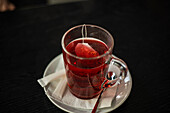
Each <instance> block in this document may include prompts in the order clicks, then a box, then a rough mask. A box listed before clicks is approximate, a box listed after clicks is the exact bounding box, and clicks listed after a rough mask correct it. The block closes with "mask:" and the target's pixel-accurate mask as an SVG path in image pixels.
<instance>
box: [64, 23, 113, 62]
mask: <svg viewBox="0 0 170 113" xmlns="http://www.w3.org/2000/svg"><path fill="white" fill-rule="evenodd" d="M85 25H86V26H89V27H96V28H99V29H101V30H103V31H104V32H106V33H107V34H108V35H109V37H110V38H111V41H112V45H111V47H110V48H109V49H108V51H107V52H106V53H105V54H102V55H99V56H97V57H90V58H85V57H79V56H76V55H74V54H71V53H70V52H68V51H67V49H66V48H65V45H64V39H65V36H66V35H67V34H68V33H69V32H70V31H72V30H73V29H75V28H78V27H82V26H84V25H77V26H74V27H72V28H70V29H69V30H67V31H66V32H65V33H64V35H63V37H62V40H61V45H62V48H63V50H64V51H65V52H66V53H67V54H68V55H70V56H72V57H75V58H77V59H82V60H91V59H98V58H102V57H104V56H106V55H108V54H110V52H111V51H112V49H113V45H114V40H113V36H112V35H111V34H110V33H109V32H108V31H107V30H106V29H104V28H102V27H99V26H97V25H92V24H85ZM92 38H93V37H92ZM106 45H107V44H106Z"/></svg>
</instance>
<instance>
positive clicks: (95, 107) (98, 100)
mask: <svg viewBox="0 0 170 113" xmlns="http://www.w3.org/2000/svg"><path fill="white" fill-rule="evenodd" d="M103 91H104V88H102V91H101V92H100V95H99V97H98V99H97V102H96V104H95V106H94V108H93V110H92V112H91V113H95V112H96V110H97V107H98V104H99V102H100V98H101V95H102V93H103Z"/></svg>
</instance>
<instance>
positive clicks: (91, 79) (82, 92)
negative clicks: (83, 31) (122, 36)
mask: <svg viewBox="0 0 170 113" xmlns="http://www.w3.org/2000/svg"><path fill="white" fill-rule="evenodd" d="M82 42H83V41H82V38H80V39H78V40H74V41H72V42H70V43H69V44H68V45H67V46H66V49H67V51H69V52H70V53H71V54H74V55H76V56H79V57H84V58H94V57H97V56H99V55H102V54H104V53H105V52H106V51H108V47H107V45H106V44H105V43H103V42H102V41H99V40H96V39H94V38H85V40H84V43H86V44H85V45H84V43H83V44H82ZM87 43H88V45H87ZM63 53H64V54H63V56H64V61H65V67H66V75H67V81H68V86H69V89H70V91H71V92H72V94H74V95H75V96H77V97H79V98H84V99H90V98H93V97H95V96H97V95H98V94H99V93H100V91H101V84H102V83H103V81H104V79H105V74H106V72H107V70H108V65H107V64H105V62H106V60H107V58H108V55H106V56H105V57H102V58H98V59H97V58H96V59H91V60H87V59H86V60H84V59H83V60H82V59H77V58H75V57H72V56H70V55H68V54H66V53H65V52H64V51H63Z"/></svg>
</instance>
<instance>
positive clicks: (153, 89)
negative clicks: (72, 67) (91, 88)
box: [0, 0, 170, 113]
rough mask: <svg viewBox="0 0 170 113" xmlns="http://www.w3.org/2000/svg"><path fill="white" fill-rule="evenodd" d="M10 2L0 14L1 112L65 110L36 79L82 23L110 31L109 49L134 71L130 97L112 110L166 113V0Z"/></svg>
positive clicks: (51, 112)
mask: <svg viewBox="0 0 170 113" xmlns="http://www.w3.org/2000/svg"><path fill="white" fill-rule="evenodd" d="M24 1H25V2H24ZM12 2H13V3H14V4H15V5H16V10H15V11H12V12H9V11H7V12H3V13H0V66H1V68H0V113H15V112H16V113H19V112H22V113H63V112H64V111H62V110H60V109H59V108H57V107H56V106H55V105H54V104H52V103H51V102H50V100H49V99H48V98H47V97H46V95H45V93H44V90H43V89H42V88H41V87H40V85H39V84H38V82H37V79H39V78H41V77H42V75H43V72H44V70H45V68H46V66H47V65H48V63H49V62H50V61H51V60H52V59H53V58H55V57H56V56H57V55H59V54H60V53H61V52H62V49H61V44H60V41H61V37H62V35H63V34H64V33H65V32H66V31H67V30H68V29H69V28H70V27H73V26H75V25H79V24H84V23H85V24H96V25H99V26H101V27H104V28H105V29H107V30H108V31H109V32H110V33H111V34H112V35H113V37H114V40H115V46H114V50H113V53H114V54H115V55H116V56H118V57H120V58H122V59H123V60H124V61H125V62H126V63H127V64H128V67H129V70H130V72H131V75H132V79H133V86H132V91H131V94H130V96H129V98H128V99H127V100H126V101H125V103H123V104H122V105H121V106H120V107H119V108H117V109H116V110H114V111H112V112H113V113H169V112H170V101H169V100H170V87H169V84H170V79H169V76H170V71H169V70H170V69H169V68H170V66H169V65H170V62H169V61H170V60H169V51H170V49H169V40H168V37H169V36H170V35H169V33H170V32H169V29H168V28H169V12H168V9H169V2H168V0H166V1H165V0H139V1H137V0H89V1H82V2H74V3H66V4H53V5H47V2H46V1H43V0H42V1H41V0H38V1H36V2H35V1H33V0H30V1H29V0H12Z"/></svg>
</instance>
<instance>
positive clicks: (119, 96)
mask: <svg viewBox="0 0 170 113" xmlns="http://www.w3.org/2000/svg"><path fill="white" fill-rule="evenodd" d="M63 68H64V64H63V55H62V54H60V55H58V56H57V57H55V58H54V59H53V60H52V61H51V62H50V63H49V64H48V66H47V68H46V69H45V72H44V75H43V77H45V76H47V75H49V74H52V73H54V72H56V71H58V70H61V69H63ZM55 82H57V81H55ZM52 87H53V86H52V85H50V84H49V85H47V86H46V87H45V88H44V91H45V92H47V88H48V89H49V88H50V89H51V90H53V88H52ZM131 88H132V78H131V75H130V73H129V72H128V75H127V77H126V78H125V80H124V81H123V82H122V83H121V84H120V85H119V86H118V89H117V92H116V97H115V99H113V101H112V105H111V107H107V108H101V109H98V113H103V112H104V113H106V112H110V111H113V110H114V109H116V108H118V107H119V106H120V105H122V104H123V103H124V102H125V100H126V99H127V98H128V96H129V94H130V91H131ZM47 97H48V98H49V99H50V101H51V102H52V103H53V104H55V105H56V106H57V107H59V108H60V109H62V110H64V111H66V112H72V113H73V112H74V113H80V112H81V113H90V112H91V110H89V109H79V108H75V107H71V106H68V105H66V104H64V103H62V102H61V101H60V100H58V99H52V98H51V97H50V96H48V95H47Z"/></svg>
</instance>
